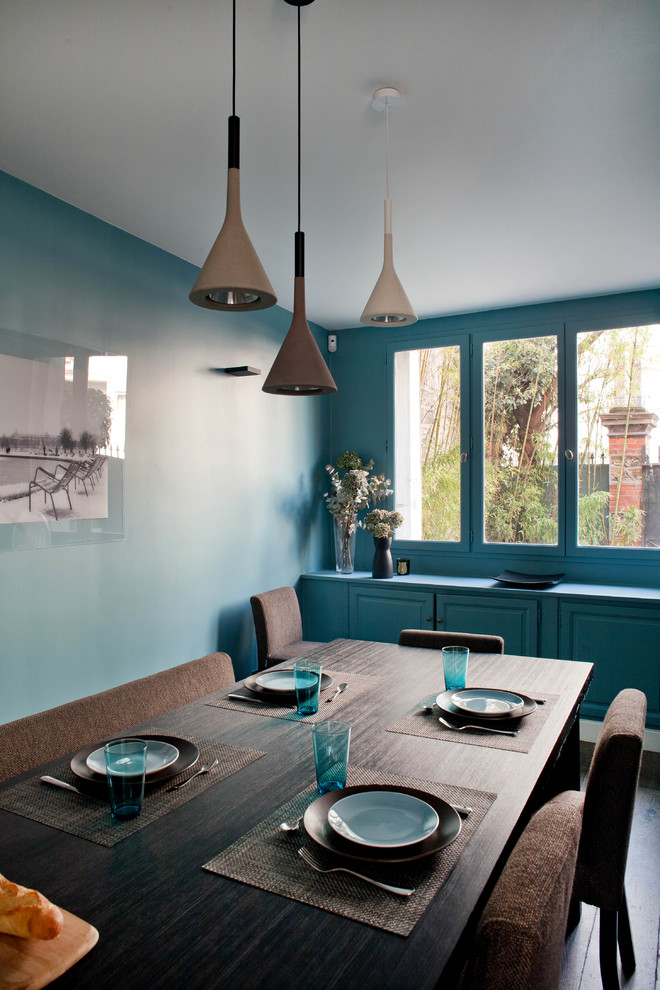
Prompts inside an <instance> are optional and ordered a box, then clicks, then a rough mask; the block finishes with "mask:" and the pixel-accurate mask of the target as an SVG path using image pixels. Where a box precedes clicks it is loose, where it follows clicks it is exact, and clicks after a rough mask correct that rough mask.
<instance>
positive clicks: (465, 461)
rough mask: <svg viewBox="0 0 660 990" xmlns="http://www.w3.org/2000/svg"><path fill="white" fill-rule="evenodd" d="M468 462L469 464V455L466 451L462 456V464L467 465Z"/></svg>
mask: <svg viewBox="0 0 660 990" xmlns="http://www.w3.org/2000/svg"><path fill="white" fill-rule="evenodd" d="M467 462H468V455H467V454H466V453H465V451H463V453H462V454H461V464H467Z"/></svg>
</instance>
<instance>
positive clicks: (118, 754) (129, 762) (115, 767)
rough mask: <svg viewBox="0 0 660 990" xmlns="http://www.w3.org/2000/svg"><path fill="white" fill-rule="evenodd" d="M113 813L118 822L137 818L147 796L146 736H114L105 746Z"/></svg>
mask: <svg viewBox="0 0 660 990" xmlns="http://www.w3.org/2000/svg"><path fill="white" fill-rule="evenodd" d="M104 753H105V773H106V779H107V781H108V791H109V793H110V813H111V814H112V817H113V818H115V819H117V820H118V821H127V820H128V819H130V818H137V816H138V815H139V814H140V809H141V808H142V799H143V797H144V776H145V771H146V769H147V741H146V740H145V739H114V740H113V741H112V742H109V743H106V744H105V746H104Z"/></svg>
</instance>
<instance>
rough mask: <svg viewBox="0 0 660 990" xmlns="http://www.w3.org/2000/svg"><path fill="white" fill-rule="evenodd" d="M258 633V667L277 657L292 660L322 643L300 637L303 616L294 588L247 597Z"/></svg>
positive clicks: (262, 667)
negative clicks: (301, 615)
mask: <svg viewBox="0 0 660 990" xmlns="http://www.w3.org/2000/svg"><path fill="white" fill-rule="evenodd" d="M250 605H251V606H252V615H253V617H254V631H255V633H256V635H257V659H258V662H259V669H260V670H263V669H264V668H265V667H267V666H268V665H269V663H271V664H272V663H279V662H280V660H292V659H294V658H295V657H299V656H302V655H303V654H304V653H308V652H309V651H310V650H313V649H316V647H317V646H321V645H322V644H321V643H317V642H312V640H305V639H303V638H302V634H303V632H302V619H301V617H300V606H299V605H298V596H297V595H296V592H295V589H294V588H288V587H286V588H275V589H274V590H273V591H263V592H262V593H261V594H260V595H252V597H251V598H250Z"/></svg>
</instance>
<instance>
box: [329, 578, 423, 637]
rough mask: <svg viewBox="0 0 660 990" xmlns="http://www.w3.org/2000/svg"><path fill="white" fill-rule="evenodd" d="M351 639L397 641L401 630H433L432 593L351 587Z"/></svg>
mask: <svg viewBox="0 0 660 990" xmlns="http://www.w3.org/2000/svg"><path fill="white" fill-rule="evenodd" d="M349 608H350V615H349V626H350V630H351V639H367V640H373V641H375V642H378V643H397V642H398V641H399V633H400V632H401V630H402V629H433V595H432V594H431V593H430V592H425V591H401V590H399V589H393V588H383V589H382V591H381V590H380V589H378V590H372V589H366V588H351V589H350V606H349Z"/></svg>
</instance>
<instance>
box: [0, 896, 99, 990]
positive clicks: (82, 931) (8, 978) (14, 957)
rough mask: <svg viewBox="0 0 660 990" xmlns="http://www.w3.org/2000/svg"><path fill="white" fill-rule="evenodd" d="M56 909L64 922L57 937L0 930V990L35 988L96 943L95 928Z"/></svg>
mask: <svg viewBox="0 0 660 990" xmlns="http://www.w3.org/2000/svg"><path fill="white" fill-rule="evenodd" d="M60 910H61V911H62V916H63V918H64V924H63V926H62V931H61V932H60V934H59V935H58V936H57V938H52V939H49V940H48V941H45V942H44V941H35V940H33V939H27V938H16V936H15V935H3V934H1V933H0V990H39V988H40V987H45V986H46V985H47V984H48V983H52V981H53V980H56V979H57V977H58V976H61V975H62V973H64V972H66V970H67V969H70V967H71V966H73V964H74V963H77V962H78V960H79V959H82V957H83V956H84V955H85V954H86V953H87V952H89V950H90V949H91V948H92V947H93V946H95V945H96V943H97V942H98V938H99V933H98V932H97V930H96V928H93V927H92V925H88V924H87V922H86V921H83V920H82V919H81V918H76V916H75V914H69V912H68V911H65V910H64V909H63V908H60Z"/></svg>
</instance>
